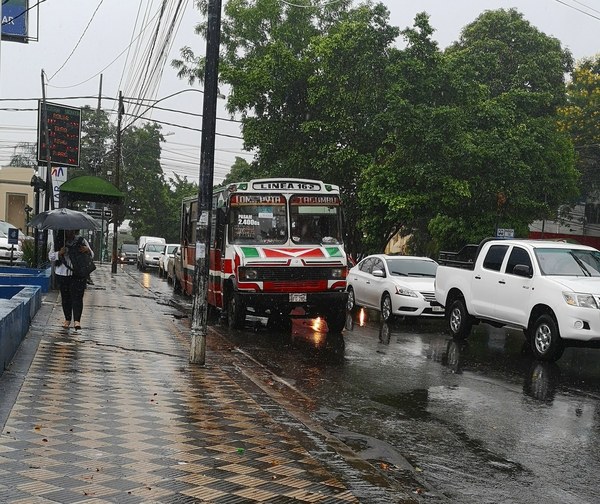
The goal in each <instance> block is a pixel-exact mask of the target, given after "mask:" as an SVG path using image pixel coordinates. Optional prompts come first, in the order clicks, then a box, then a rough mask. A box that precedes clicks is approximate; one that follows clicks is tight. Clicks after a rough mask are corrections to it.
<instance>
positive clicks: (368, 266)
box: [347, 254, 444, 321]
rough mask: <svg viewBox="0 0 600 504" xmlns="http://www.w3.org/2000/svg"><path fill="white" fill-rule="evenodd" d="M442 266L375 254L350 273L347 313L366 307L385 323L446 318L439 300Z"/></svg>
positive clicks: (424, 261) (401, 257) (411, 257)
mask: <svg viewBox="0 0 600 504" xmlns="http://www.w3.org/2000/svg"><path fill="white" fill-rule="evenodd" d="M437 267H438V263H437V262H435V261H434V260H433V259H429V258H428V257H416V256H400V255H386V254H375V255H370V256H368V257H365V258H364V259H363V260H362V261H360V262H359V263H358V264H357V265H356V266H354V267H353V268H352V269H350V271H349V272H348V278H347V282H348V304H347V309H348V310H349V311H350V310H353V309H354V307H355V306H364V307H365V308H372V309H374V310H377V311H379V312H381V317H382V318H383V320H386V321H387V320H390V319H391V318H392V317H394V316H399V317H443V316H444V307H443V306H441V305H440V304H439V303H438V302H437V301H436V300H435V289H434V281H435V272H436V269H437Z"/></svg>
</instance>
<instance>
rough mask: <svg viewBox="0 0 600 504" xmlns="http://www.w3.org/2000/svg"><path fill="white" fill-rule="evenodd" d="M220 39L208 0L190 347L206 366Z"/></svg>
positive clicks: (216, 11) (217, 17) (217, 0)
mask: <svg viewBox="0 0 600 504" xmlns="http://www.w3.org/2000/svg"><path fill="white" fill-rule="evenodd" d="M220 39H221V0H208V26H207V29H206V66H205V69H204V100H203V109H202V140H201V144H200V185H199V187H198V220H197V224H196V268H195V271H194V303H193V306H192V329H191V340H192V341H191V347H190V362H191V363H192V364H201V365H204V362H205V358H206V334H207V332H208V328H207V326H208V278H209V268H210V260H209V258H210V253H209V252H210V239H211V236H210V235H211V232H210V223H211V221H212V218H211V217H212V215H211V213H212V188H213V178H214V164H215V163H214V161H215V131H216V122H217V93H218V70H219V43H220Z"/></svg>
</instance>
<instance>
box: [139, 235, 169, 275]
mask: <svg viewBox="0 0 600 504" xmlns="http://www.w3.org/2000/svg"><path fill="white" fill-rule="evenodd" d="M164 248H165V245H164V243H153V242H147V243H146V244H145V245H144V246H143V247H142V248H141V249H140V254H139V256H138V267H139V269H141V270H142V271H143V270H145V269H146V268H158V260H159V259H160V254H161V252H162V251H163V250H164Z"/></svg>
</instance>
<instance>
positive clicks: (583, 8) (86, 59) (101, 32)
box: [0, 0, 600, 182]
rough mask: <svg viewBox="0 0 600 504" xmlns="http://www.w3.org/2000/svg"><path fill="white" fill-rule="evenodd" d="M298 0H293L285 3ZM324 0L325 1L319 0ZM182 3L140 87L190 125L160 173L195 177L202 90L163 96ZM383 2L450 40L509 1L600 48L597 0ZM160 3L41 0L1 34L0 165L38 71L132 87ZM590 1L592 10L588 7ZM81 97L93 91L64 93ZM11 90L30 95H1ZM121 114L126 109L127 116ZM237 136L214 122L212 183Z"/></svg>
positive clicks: (29, 118)
mask: <svg viewBox="0 0 600 504" xmlns="http://www.w3.org/2000/svg"><path fill="white" fill-rule="evenodd" d="M35 1H36V0H30V5H34V4H35ZM225 1H226V0H223V3H225ZM303 1H304V0H293V1H291V3H302V2H303ZM329 1H331V0H323V3H326V2H329ZM177 2H178V0H169V1H168V4H170V5H171V6H175V5H176V4H177ZM183 3H184V4H185V11H184V14H183V15H182V16H180V17H179V18H178V19H180V22H178V23H177V25H176V31H175V30H174V32H175V33H176V36H175V38H174V40H173V41H172V44H171V46H170V50H169V51H170V52H169V54H168V56H167V57H166V62H167V64H166V65H165V67H164V71H163V72H162V76H158V75H155V76H154V78H153V79H151V80H152V83H153V86H150V87H149V89H148V93H149V94H148V97H149V98H153V99H163V101H162V102H161V103H160V107H163V108H168V109H173V110H176V111H180V112H172V111H166V110H154V111H153V112H152V116H151V118H153V119H155V120H159V121H163V122H166V123H173V124H177V125H183V126H186V127H187V128H189V129H183V128H179V127H175V126H172V125H167V124H164V125H163V133H164V134H165V135H166V142H165V144H163V167H164V168H165V172H166V174H167V175H170V174H171V171H176V172H177V173H179V174H180V175H182V176H187V177H188V179H190V180H195V181H197V180H198V163H199V161H198V160H199V151H200V135H201V133H200V132H199V131H195V130H199V129H200V128H201V126H202V124H201V119H200V118H199V117H196V116H194V115H191V114H201V112H202V94H201V93H199V92H197V91H196V92H192V91H186V92H183V93H181V94H179V95H177V96H173V97H171V98H166V97H167V96H169V95H172V94H173V93H178V92H180V91H183V90H185V89H189V86H188V84H187V82H184V81H181V80H180V79H178V78H177V77H176V75H175V70H174V69H173V68H171V66H170V62H171V60H172V59H173V58H175V57H178V55H179V49H180V48H181V47H183V46H186V45H187V46H190V47H192V48H193V49H194V50H195V52H196V53H199V54H204V44H203V41H202V39H201V38H200V37H198V36H196V35H194V33H193V27H194V26H195V24H196V23H197V22H198V21H199V12H198V11H197V10H196V9H195V8H193V5H192V0H186V1H184V2H183ZM383 3H384V4H386V5H387V6H388V8H389V10H390V13H391V16H390V21H391V23H392V24H393V25H396V26H398V27H400V28H406V27H408V26H412V23H413V20H414V17H415V15H416V14H417V13H418V12H423V11H425V12H427V13H428V14H429V15H430V17H431V25H432V26H433V28H434V29H435V30H436V31H435V33H434V38H435V40H437V41H438V42H439V44H440V47H441V48H444V47H446V46H447V45H449V44H450V43H452V42H454V41H455V40H457V39H458V37H459V35H460V31H461V29H462V28H463V27H464V26H465V25H466V24H468V23H470V22H472V21H473V20H474V19H475V18H476V17H477V16H478V15H479V14H481V12H483V11H485V10H490V9H498V8H511V7H515V8H517V9H518V10H519V11H520V12H522V13H523V14H524V16H525V18H526V19H527V20H528V21H530V22H531V23H532V24H533V25H534V26H536V27H537V28H538V29H539V30H541V31H542V32H544V33H546V34H548V35H552V36H554V37H556V38H558V39H559V40H560V41H561V43H562V44H563V47H566V48H568V49H570V50H571V52H572V53H573V55H574V57H575V58H576V59H580V58H583V57H590V56H594V55H595V54H596V53H598V52H600V50H599V47H598V45H599V40H598V36H597V34H598V31H599V28H600V5H598V4H597V3H594V2H593V1H592V0H581V1H580V0H513V1H503V0H428V1H408V0H384V1H383ZM159 5H160V0H139V1H136V0H45V1H43V2H42V3H40V5H39V32H38V29H37V22H38V19H37V16H36V14H33V15H32V16H31V18H30V34H31V35H32V36H36V37H37V38H38V41H37V42H30V43H29V44H20V43H16V42H7V41H2V42H1V43H0V98H1V99H2V101H0V165H6V164H7V162H8V160H9V159H10V156H11V154H12V152H13V149H12V147H13V146H14V145H15V144H16V143H17V142H19V141H28V142H35V139H36V130H37V111H36V110H37V101H35V100H37V99H39V98H41V93H42V91H41V89H42V84H41V82H42V81H41V72H42V70H44V72H45V79H46V80H47V81H48V87H47V99H48V100H49V101H53V102H55V103H61V104H64V105H70V106H74V107H80V106H83V105H90V106H92V107H96V106H97V103H98V99H97V96H98V93H99V86H100V74H102V95H103V97H104V98H103V100H102V107H103V108H104V109H107V110H111V109H113V108H114V107H115V101H114V99H115V98H116V97H117V96H118V92H119V90H121V91H122V92H123V94H124V96H125V97H126V98H128V97H133V96H138V94H136V90H135V82H138V83H139V82H141V81H142V80H143V79H141V73H140V72H142V71H143V70H142V69H140V67H139V65H140V62H142V61H145V57H144V54H145V50H146V43H147V41H148V39H149V36H150V32H151V30H150V29H146V31H145V32H142V35H141V36H140V37H139V38H137V39H136V37H137V36H138V35H139V34H140V29H141V28H142V27H143V26H146V25H148V26H152V20H153V19H155V18H153V16H156V13H157V12H158V9H159ZM594 5H597V7H598V10H593V6H594ZM140 6H141V7H140ZM588 6H589V7H588ZM171 13H172V14H173V15H172V16H171V17H175V16H174V10H172V11H171ZM171 13H169V14H171ZM136 20H137V23H136ZM165 38H166V34H164V33H163V34H160V35H159V39H160V40H163V39H165ZM132 39H134V41H133V43H132ZM402 45H403V43H402V40H401V39H400V40H398V46H399V47H402ZM128 48H129V49H128ZM126 62H127V65H126ZM136 62H137V63H136ZM159 77H160V78H159ZM196 88H197V89H198V87H197V86H196ZM128 93H130V94H128ZM85 96H89V97H96V98H87V99H83V98H78V99H67V98H69V97H85ZM9 98H10V99H33V100H20V101H16V100H11V101H6V99H9ZM7 108H19V109H35V110H32V111H9V110H5V109H7ZM133 110H134V109H133V107H132V105H130V104H126V111H128V112H132V111H133ZM181 111H184V112H187V113H186V114H184V113H181ZM137 113H139V111H138V112H137ZM217 115H218V116H219V117H221V118H224V119H226V118H228V116H227V114H226V113H225V111H224V109H223V107H222V106H219V110H218V113H217ZM129 120H130V119H128V118H127V117H126V118H125V121H126V122H127V121H129ZM236 136H237V137H239V136H240V132H239V127H238V125H237V124H236V123H235V122H230V121H226V120H218V121H217V137H216V149H217V151H216V153H215V182H219V181H220V180H221V179H222V178H223V177H224V176H225V175H226V173H227V172H228V171H229V167H230V166H231V164H232V163H233V161H234V159H235V156H242V157H244V158H246V159H248V160H251V158H252V157H251V155H250V154H248V153H244V152H243V151H242V142H241V140H239V139H236V138H232V137H236Z"/></svg>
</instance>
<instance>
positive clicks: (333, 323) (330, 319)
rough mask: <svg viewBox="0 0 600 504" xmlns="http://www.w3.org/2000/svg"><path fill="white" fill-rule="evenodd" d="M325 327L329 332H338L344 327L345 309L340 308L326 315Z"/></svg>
mask: <svg viewBox="0 0 600 504" xmlns="http://www.w3.org/2000/svg"><path fill="white" fill-rule="evenodd" d="M326 321H327V328H328V329H329V332H330V333H333V334H339V333H341V332H342V330H343V329H344V327H346V311H345V310H343V309H340V310H338V311H335V312H333V313H330V314H329V315H327V318H326Z"/></svg>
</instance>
